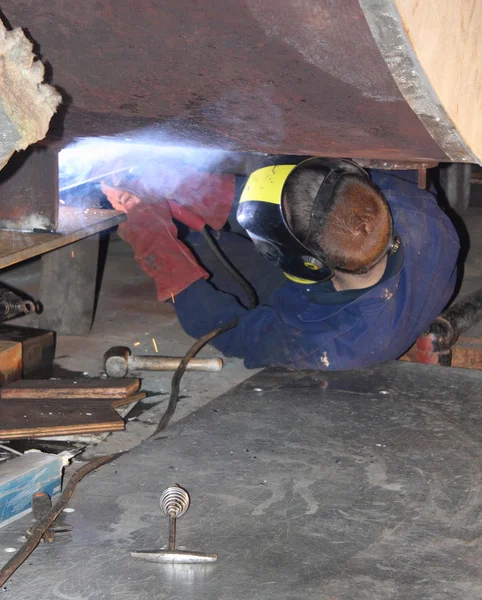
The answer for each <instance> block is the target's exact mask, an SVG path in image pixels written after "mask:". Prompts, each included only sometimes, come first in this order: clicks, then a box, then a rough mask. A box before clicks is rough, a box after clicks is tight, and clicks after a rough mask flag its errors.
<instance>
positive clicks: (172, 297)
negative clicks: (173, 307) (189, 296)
mask: <svg viewBox="0 0 482 600" xmlns="http://www.w3.org/2000/svg"><path fill="white" fill-rule="evenodd" d="M171 299H172V303H173V304H176V301H175V300H174V294H173V293H172V292H171Z"/></svg>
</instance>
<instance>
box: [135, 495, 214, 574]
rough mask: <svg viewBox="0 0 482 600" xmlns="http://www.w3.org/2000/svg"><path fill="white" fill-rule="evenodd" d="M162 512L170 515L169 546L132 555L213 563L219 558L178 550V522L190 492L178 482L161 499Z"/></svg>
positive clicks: (158, 559) (159, 560)
mask: <svg viewBox="0 0 482 600" xmlns="http://www.w3.org/2000/svg"><path fill="white" fill-rule="evenodd" d="M159 504H160V506H161V510H162V512H163V513H164V514H165V515H167V516H168V517H169V542H168V546H167V548H160V549H159V550H138V551H136V552H131V556H134V557H136V558H142V559H144V560H148V561H150V562H157V563H191V564H192V563H212V562H215V561H217V560H218V555H217V554H206V553H205V552H191V551H190V550H176V524H177V523H176V522H177V519H178V518H179V517H181V516H182V515H183V514H184V513H185V512H186V511H187V509H188V508H189V504H190V498H189V494H188V492H187V491H186V490H185V489H183V488H182V487H181V486H179V485H178V484H177V483H176V484H175V485H172V486H170V487H168V488H167V489H166V490H164V492H163V493H162V495H161V498H160V500H159Z"/></svg>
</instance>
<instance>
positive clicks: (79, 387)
mask: <svg viewBox="0 0 482 600" xmlns="http://www.w3.org/2000/svg"><path fill="white" fill-rule="evenodd" d="M140 385H141V381H140V379H137V378H125V379H101V378H100V377H99V378H92V379H37V380H34V379H33V380H23V381H16V382H15V383H11V384H10V385H8V386H6V387H4V388H3V389H2V390H1V391H0V397H1V399H2V400H7V399H14V398H15V399H28V400H41V399H47V400H48V399H54V398H61V399H68V398H94V399H99V398H103V399H109V400H113V399H116V398H126V397H127V396H131V395H132V394H135V393H136V392H138V391H139V388H140ZM0 423H1V421H0Z"/></svg>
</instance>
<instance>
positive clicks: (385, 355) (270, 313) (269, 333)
mask: <svg viewBox="0 0 482 600" xmlns="http://www.w3.org/2000/svg"><path fill="white" fill-rule="evenodd" d="M410 179H411V178H410V175H409V174H408V173H400V172H398V173H390V172H382V171H373V172H372V180H373V181H374V183H376V184H377V185H378V186H379V187H380V189H381V190H382V192H383V194H384V196H385V198H386V199H387V201H388V203H389V205H390V209H391V212H392V216H393V222H394V228H395V231H396V234H397V235H398V236H399V237H400V238H401V240H402V245H401V248H400V249H399V251H398V252H397V253H396V254H394V255H391V256H389V259H388V262H387V269H386V271H385V275H384V276H383V278H382V280H381V281H380V282H379V283H377V284H376V285H374V286H372V287H370V288H367V289H364V290H356V291H355V290H348V291H343V292H337V291H335V290H334V288H333V285H332V283H331V282H325V283H318V284H311V285H300V284H296V283H293V282H291V281H289V280H287V279H286V278H284V275H282V274H281V273H280V271H279V270H278V269H277V268H276V267H275V266H274V265H272V264H271V263H270V262H269V261H268V260H267V259H265V258H263V257H262V256H261V255H259V254H257V253H256V252H255V250H254V246H253V244H252V243H251V242H250V241H249V240H246V239H244V238H241V237H240V236H237V235H236V234H233V233H224V234H222V235H220V240H219V241H220V245H221V248H222V249H223V250H225V251H226V252H227V254H228V256H230V257H231V258H233V259H235V256H232V254H233V252H234V255H237V256H238V257H239V256H241V258H242V262H243V261H244V266H245V268H243V266H242V265H240V270H241V271H242V272H243V274H247V275H248V279H250V280H251V283H252V284H253V286H254V287H255V289H256V291H257V292H258V295H259V297H260V299H261V302H262V304H261V305H260V306H258V307H257V308H254V309H252V310H247V309H246V308H244V307H243V306H242V305H241V304H240V302H239V301H238V300H237V299H236V298H235V296H234V295H233V293H236V291H237V288H236V286H235V284H233V282H232V281H230V280H229V276H227V275H226V274H224V272H223V273H222V274H221V271H223V267H222V266H221V265H219V266H217V267H216V269H215V274H214V276H213V277H212V278H211V279H210V280H209V281H206V280H200V281H197V282H196V283H194V284H192V285H191V286H190V287H189V288H187V289H186V290H184V291H183V292H181V293H180V294H178V295H177V296H176V301H175V308H176V312H177V315H178V317H179V320H180V322H181V325H182V326H183V328H184V329H185V331H186V332H187V333H188V334H190V335H191V336H193V337H200V336H201V335H203V334H205V333H207V332H208V331H211V330H212V329H214V328H215V327H218V326H219V325H221V324H224V323H227V322H229V321H231V320H233V319H235V318H239V323H238V325H237V326H236V327H235V328H234V329H232V330H231V331H228V332H226V333H224V334H222V335H220V336H218V337H217V338H216V339H214V340H213V342H212V344H213V345H214V346H215V347H216V348H218V349H219V350H220V351H222V352H223V353H224V354H225V355H226V356H237V357H240V358H243V359H244V363H245V365H246V367H248V368H256V367H265V366H283V367H287V368H291V369H316V370H327V369H329V370H337V369H338V370H340V369H357V368H361V367H365V366H369V365H372V364H375V363H380V362H383V361H386V360H390V359H396V358H398V357H399V356H401V355H402V354H403V353H404V352H406V351H407V350H408V348H409V347H410V346H411V345H412V344H413V343H414V342H415V340H416V339H417V337H418V336H419V335H420V334H421V333H423V331H424V330H425V329H426V328H427V327H428V325H430V323H431V322H432V321H433V320H434V319H435V318H436V317H437V316H438V315H439V314H440V313H441V312H442V310H443V309H444V308H445V306H446V304H447V303H448V301H449V300H450V298H451V296H452V294H453V291H454V288H455V283H456V271H457V268H456V263H457V257H458V253H459V238H458V235H457V233H456V231H455V229H454V226H453V225H452V223H451V221H450V220H449V218H448V217H447V216H446V215H445V213H444V212H443V211H442V210H441V209H440V208H439V206H438V204H437V201H436V199H435V197H434V196H433V194H432V193H430V192H428V191H423V190H419V189H418V187H417V185H416V183H415V182H413V181H411V180H410ZM235 238H236V239H235ZM193 248H194V250H195V251H196V242H194V243H193ZM199 248H200V246H199ZM229 248H231V249H232V250H233V252H231V255H230V253H229V251H228V250H229ZM211 262H212V261H211ZM235 262H236V260H235ZM238 265H239V262H238ZM283 278H284V281H283ZM216 286H217V287H216ZM219 288H220V289H219ZM221 289H222V290H224V291H220V290H221ZM226 292H230V293H226ZM269 294H270V295H271V296H270V297H269ZM239 295H240V294H238V296H239Z"/></svg>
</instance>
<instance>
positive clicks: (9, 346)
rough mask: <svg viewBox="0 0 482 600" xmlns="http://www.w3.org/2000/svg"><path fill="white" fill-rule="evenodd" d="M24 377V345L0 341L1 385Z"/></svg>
mask: <svg viewBox="0 0 482 600" xmlns="http://www.w3.org/2000/svg"><path fill="white" fill-rule="evenodd" d="M21 377H22V344H21V343H20V342H10V341H7V340H0V385H4V384H6V383H10V382H12V381H16V380H17V379H20V378H21Z"/></svg>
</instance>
